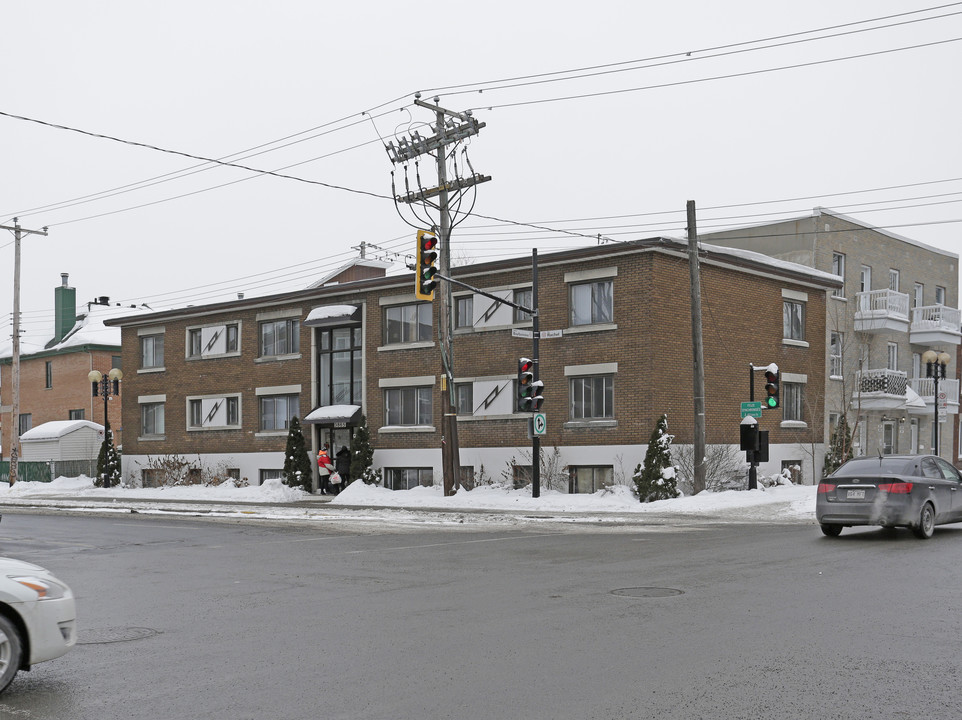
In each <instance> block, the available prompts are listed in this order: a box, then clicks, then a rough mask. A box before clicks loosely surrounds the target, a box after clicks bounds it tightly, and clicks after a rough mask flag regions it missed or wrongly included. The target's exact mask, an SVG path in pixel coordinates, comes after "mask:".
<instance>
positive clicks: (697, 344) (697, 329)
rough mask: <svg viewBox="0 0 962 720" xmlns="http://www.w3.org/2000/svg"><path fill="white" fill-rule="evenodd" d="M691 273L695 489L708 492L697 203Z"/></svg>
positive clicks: (691, 228)
mask: <svg viewBox="0 0 962 720" xmlns="http://www.w3.org/2000/svg"><path fill="white" fill-rule="evenodd" d="M687 210H688V273H689V277H690V282H691V354H692V367H693V370H694V383H693V387H692V398H693V400H694V405H695V407H694V410H695V413H694V420H695V438H694V439H695V449H694V461H693V463H692V464H693V466H694V470H695V478H694V483H693V488H692V489H693V490H694V491H695V493H699V492H701V491H702V490H704V489H705V350H704V345H703V344H702V335H701V273H700V270H699V265H698V231H697V229H696V228H695V201H694V200H689V201H688V207H687Z"/></svg>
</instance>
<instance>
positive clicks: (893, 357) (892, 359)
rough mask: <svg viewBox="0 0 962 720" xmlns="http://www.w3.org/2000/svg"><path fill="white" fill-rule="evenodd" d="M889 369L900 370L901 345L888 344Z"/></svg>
mask: <svg viewBox="0 0 962 720" xmlns="http://www.w3.org/2000/svg"><path fill="white" fill-rule="evenodd" d="M887 367H888V369H889V370H898V369H899V344H898V343H894V342H890V343H888V366H887Z"/></svg>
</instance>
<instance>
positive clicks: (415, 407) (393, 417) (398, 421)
mask: <svg viewBox="0 0 962 720" xmlns="http://www.w3.org/2000/svg"><path fill="white" fill-rule="evenodd" d="M432 390H433V388H431V387H397V388H385V389H384V424H385V425H394V426H403V425H409V426H410V425H430V424H431V422H432V419H433V406H432Z"/></svg>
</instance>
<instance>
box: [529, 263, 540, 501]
mask: <svg viewBox="0 0 962 720" xmlns="http://www.w3.org/2000/svg"><path fill="white" fill-rule="evenodd" d="M531 304H532V305H534V307H535V312H534V314H533V315H532V316H531V359H532V360H534V381H535V383H537V382H538V381H539V380H540V379H541V378H540V375H541V361H540V359H539V357H538V352H539V348H538V340H539V339H540V335H541V332H540V325H539V322H538V321H539V317H538V248H532V249H531ZM535 387H538V386H537V385H535ZM531 497H533V498H536V497H541V436H540V435H538V434H537V433H536V432H534V428H533V427H532V428H531Z"/></svg>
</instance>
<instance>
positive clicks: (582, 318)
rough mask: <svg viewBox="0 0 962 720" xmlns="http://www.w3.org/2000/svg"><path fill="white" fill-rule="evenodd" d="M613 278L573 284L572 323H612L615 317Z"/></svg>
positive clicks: (571, 300)
mask: <svg viewBox="0 0 962 720" xmlns="http://www.w3.org/2000/svg"><path fill="white" fill-rule="evenodd" d="M612 288H613V284H612V282H611V280H601V281H598V282H589V283H580V284H578V285H572V286H571V291H570V292H571V295H570V307H571V325H572V326H576V325H596V324H599V323H610V322H612V319H613V318H614V312H613V295H612Z"/></svg>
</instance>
